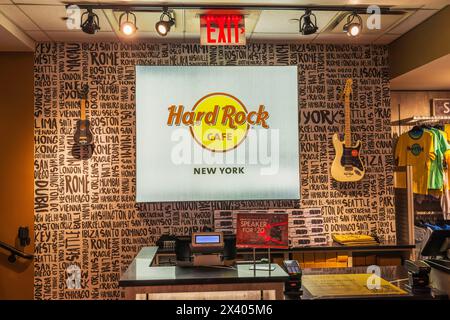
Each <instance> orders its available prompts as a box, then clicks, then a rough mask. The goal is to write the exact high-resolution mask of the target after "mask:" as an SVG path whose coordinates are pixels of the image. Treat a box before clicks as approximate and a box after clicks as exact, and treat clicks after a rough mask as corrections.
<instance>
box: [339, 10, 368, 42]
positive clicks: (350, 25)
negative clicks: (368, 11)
mask: <svg viewBox="0 0 450 320" xmlns="http://www.w3.org/2000/svg"><path fill="white" fill-rule="evenodd" d="M355 19H356V20H355ZM362 28H363V23H362V19H361V16H360V15H359V14H357V13H356V12H353V13H351V14H349V15H348V16H347V23H346V24H345V25H344V27H343V31H344V32H345V33H347V35H348V36H349V37H356V36H359V35H360V34H361V31H362Z"/></svg>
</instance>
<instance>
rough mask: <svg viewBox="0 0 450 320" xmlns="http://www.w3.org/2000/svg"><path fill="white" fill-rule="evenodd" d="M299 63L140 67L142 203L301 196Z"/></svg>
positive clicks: (139, 175) (138, 165) (138, 176)
mask: <svg viewBox="0 0 450 320" xmlns="http://www.w3.org/2000/svg"><path fill="white" fill-rule="evenodd" d="M297 95H298V89H297V67H296V66H267V67H266V66H242V67H241V66H230V67H228V66H201V67H200V66H199V67H197V66H195V67H194V66H192V67H188V66H137V67H136V189H137V190H136V201H137V202H165V201H202V200H205V201H206V200H269V199H299V150H298V145H299V141H298V98H297Z"/></svg>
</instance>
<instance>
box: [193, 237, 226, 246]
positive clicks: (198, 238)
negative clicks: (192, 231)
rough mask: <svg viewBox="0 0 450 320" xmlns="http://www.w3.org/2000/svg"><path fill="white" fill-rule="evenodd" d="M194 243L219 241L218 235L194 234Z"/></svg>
mask: <svg viewBox="0 0 450 320" xmlns="http://www.w3.org/2000/svg"><path fill="white" fill-rule="evenodd" d="M195 243H197V244H213V243H217V244H219V243H220V235H198V236H195Z"/></svg>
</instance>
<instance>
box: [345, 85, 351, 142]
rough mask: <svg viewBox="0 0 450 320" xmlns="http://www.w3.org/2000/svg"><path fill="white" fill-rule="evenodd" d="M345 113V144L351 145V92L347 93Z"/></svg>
mask: <svg viewBox="0 0 450 320" xmlns="http://www.w3.org/2000/svg"><path fill="white" fill-rule="evenodd" d="M344 113H345V132H344V144H345V146H346V147H351V145H352V134H351V130H350V94H346V95H345V98H344Z"/></svg>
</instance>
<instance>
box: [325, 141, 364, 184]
mask: <svg viewBox="0 0 450 320" xmlns="http://www.w3.org/2000/svg"><path fill="white" fill-rule="evenodd" d="M361 145H362V143H361V141H359V140H358V142H357V143H356V144H355V145H354V146H352V147H350V148H348V147H346V146H345V143H344V142H343V141H341V140H340V139H339V136H338V134H337V133H335V134H334V135H333V146H334V150H335V151H336V156H335V158H334V160H333V164H332V165H331V176H332V177H333V178H334V179H335V180H337V181H340V182H354V181H359V180H361V179H362V178H363V177H364V174H365V169H364V165H363V163H362V161H361V157H360V150H361Z"/></svg>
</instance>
